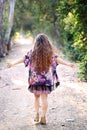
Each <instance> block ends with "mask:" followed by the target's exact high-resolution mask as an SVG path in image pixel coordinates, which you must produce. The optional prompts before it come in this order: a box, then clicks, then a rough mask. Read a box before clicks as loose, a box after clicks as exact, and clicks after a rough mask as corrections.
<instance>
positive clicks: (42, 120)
mask: <svg viewBox="0 0 87 130" xmlns="http://www.w3.org/2000/svg"><path fill="white" fill-rule="evenodd" d="M40 124H41V125H46V117H41V120H40Z"/></svg>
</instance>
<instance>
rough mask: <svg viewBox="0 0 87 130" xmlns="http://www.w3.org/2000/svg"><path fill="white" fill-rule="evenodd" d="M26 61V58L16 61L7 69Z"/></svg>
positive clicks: (8, 65)
mask: <svg viewBox="0 0 87 130" xmlns="http://www.w3.org/2000/svg"><path fill="white" fill-rule="evenodd" d="M24 60H25V57H23V58H22V59H20V60H18V61H15V62H14V63H7V67H8V68H10V67H13V66H14V65H17V64H20V63H23V62H24Z"/></svg>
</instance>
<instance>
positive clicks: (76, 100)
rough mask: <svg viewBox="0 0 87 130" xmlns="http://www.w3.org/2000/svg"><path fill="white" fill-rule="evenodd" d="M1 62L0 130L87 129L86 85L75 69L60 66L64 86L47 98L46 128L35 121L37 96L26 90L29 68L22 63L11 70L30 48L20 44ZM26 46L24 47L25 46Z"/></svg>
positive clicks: (29, 45) (59, 73) (59, 70)
mask: <svg viewBox="0 0 87 130" xmlns="http://www.w3.org/2000/svg"><path fill="white" fill-rule="evenodd" d="M21 43H22V44H21V45H20V44H18V45H16V46H14V48H13V49H12V50H11V52H10V55H9V56H7V57H6V58H5V59H2V60H1V61H2V62H0V130H87V83H82V82H78V81H77V78H76V68H74V69H72V68H70V67H66V66H62V65H59V66H58V68H57V69H58V70H57V71H58V75H59V77H60V81H61V85H60V87H59V88H58V89H56V90H55V91H53V92H52V93H51V94H50V95H49V98H48V101H49V109H48V113H47V125H45V126H42V125H40V124H36V123H35V122H34V121H33V117H34V107H33V103H34V97H33V95H32V94H31V93H30V92H28V90H27V86H28V83H27V77H28V73H27V71H28V70H27V69H25V67H24V65H23V64H20V65H18V66H15V67H13V68H10V69H8V68H7V67H6V62H7V61H14V60H16V59H18V58H20V57H22V56H24V55H25V53H26V52H27V51H28V48H31V46H32V42H29V44H26V43H27V40H26V41H25V40H23V39H22V41H21ZM23 43H24V44H25V45H24V44H23Z"/></svg>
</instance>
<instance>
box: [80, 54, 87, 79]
mask: <svg viewBox="0 0 87 130" xmlns="http://www.w3.org/2000/svg"><path fill="white" fill-rule="evenodd" d="M79 69H80V72H78V75H79V78H80V79H81V80H84V81H87V55H86V56H84V57H83V59H82V61H81V63H80V64H79Z"/></svg>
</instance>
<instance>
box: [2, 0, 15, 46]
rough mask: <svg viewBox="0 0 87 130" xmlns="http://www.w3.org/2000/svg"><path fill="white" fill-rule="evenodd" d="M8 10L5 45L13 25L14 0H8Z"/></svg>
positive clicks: (7, 42)
mask: <svg viewBox="0 0 87 130" xmlns="http://www.w3.org/2000/svg"><path fill="white" fill-rule="evenodd" d="M9 2H10V3H9V4H10V10H9V18H8V27H7V30H6V34H5V38H4V43H5V44H6V45H7V44H9V39H10V34H11V30H12V27H13V18H14V8H15V2H16V0H10V1H9Z"/></svg>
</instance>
